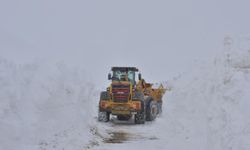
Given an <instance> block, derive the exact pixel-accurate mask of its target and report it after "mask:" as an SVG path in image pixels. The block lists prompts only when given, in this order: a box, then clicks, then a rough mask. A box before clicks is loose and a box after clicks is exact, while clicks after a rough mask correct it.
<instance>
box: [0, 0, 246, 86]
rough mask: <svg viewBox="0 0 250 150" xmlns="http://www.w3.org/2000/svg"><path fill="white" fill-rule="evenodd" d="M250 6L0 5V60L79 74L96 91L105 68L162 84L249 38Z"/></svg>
mask: <svg viewBox="0 0 250 150" xmlns="http://www.w3.org/2000/svg"><path fill="white" fill-rule="evenodd" d="M249 6H250V2H249V1H243V0H242V1H240V0H238V1H232V0H231V1H229V0H221V1H216V0H210V1H198V0H189V1H178V0H174V1H161V0H159V1H147V0H133V1H131V0H127V1H116V0H105V1H95V0H91V1H86V0H85V1H84V0H71V1H66V0H53V1H51V0H37V1H34V0H23V1H18V0H8V1H3V0H1V1H0V57H1V58H4V59H8V60H11V61H14V62H16V63H28V62H33V61H36V60H41V61H45V62H49V63H56V62H63V63H65V64H68V65H70V66H77V67H79V68H82V69H84V70H85V71H86V72H88V74H89V76H91V78H92V80H93V82H94V83H95V84H97V85H98V86H100V87H104V86H106V84H107V74H108V72H109V71H110V67H111V66H136V67H138V68H139V69H140V70H141V72H142V74H143V76H144V77H145V79H146V80H148V81H152V82H157V81H165V80H168V79H169V78H172V77H174V76H176V75H178V74H179V73H183V72H187V71H189V69H190V66H193V65H195V63H197V62H199V61H197V60H203V59H207V58H208V57H210V56H215V55H217V53H220V51H221V50H222V49H223V39H224V37H225V36H233V37H234V36H246V35H249V33H250V29H249V26H250V20H249V16H248V15H249V14H250V10H249Z"/></svg>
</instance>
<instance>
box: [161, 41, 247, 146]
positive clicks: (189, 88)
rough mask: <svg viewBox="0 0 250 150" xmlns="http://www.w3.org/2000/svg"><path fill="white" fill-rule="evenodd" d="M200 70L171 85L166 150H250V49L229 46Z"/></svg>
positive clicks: (195, 69) (166, 106)
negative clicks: (222, 53)
mask: <svg viewBox="0 0 250 150" xmlns="http://www.w3.org/2000/svg"><path fill="white" fill-rule="evenodd" d="M236 44H237V43H236ZM248 48H249V47H248ZM195 67H196V68H194V69H190V72H187V73H184V74H181V75H180V76H179V77H177V78H175V79H174V80H172V81H170V82H169V83H170V85H171V88H172V91H171V92H169V93H168V94H167V96H166V101H165V109H164V111H165V112H164V120H160V124H161V126H162V127H163V130H164V131H165V133H164V134H160V131H162V129H161V130H159V131H158V132H159V135H161V136H162V137H161V138H162V139H165V141H166V142H167V144H165V148H166V149H167V148H170V149H186V150H191V149H203V150H204V149H207V150H249V149H250V144H249V139H250V109H249V106H250V101H249V100H250V84H249V83H250V48H249V49H247V48H245V49H238V48H235V47H234V46H228V47H226V49H225V51H224V55H219V56H218V57H217V58H214V59H211V60H210V61H208V62H205V63H203V64H201V63H199V64H198V63H197V65H196V66H195Z"/></svg>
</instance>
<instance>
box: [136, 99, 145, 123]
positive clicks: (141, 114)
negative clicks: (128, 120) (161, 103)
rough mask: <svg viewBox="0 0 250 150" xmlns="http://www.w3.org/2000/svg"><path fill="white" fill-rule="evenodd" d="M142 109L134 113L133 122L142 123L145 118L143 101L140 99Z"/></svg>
mask: <svg viewBox="0 0 250 150" xmlns="http://www.w3.org/2000/svg"><path fill="white" fill-rule="evenodd" d="M141 108H142V110H141V111H140V112H138V113H137V114H135V124H144V123H145V120H146V116H145V105H144V101H141Z"/></svg>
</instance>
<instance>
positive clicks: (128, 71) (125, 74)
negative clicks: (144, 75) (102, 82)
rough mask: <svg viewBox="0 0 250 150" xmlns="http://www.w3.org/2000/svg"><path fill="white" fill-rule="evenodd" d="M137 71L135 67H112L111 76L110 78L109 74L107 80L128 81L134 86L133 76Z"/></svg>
mask: <svg viewBox="0 0 250 150" xmlns="http://www.w3.org/2000/svg"><path fill="white" fill-rule="evenodd" d="M137 71H138V69H137V68H135V67H113V68H112V72H113V75H112V77H111V74H110V75H109V79H112V81H128V82H130V83H132V84H133V85H135V84H136V81H135V75H136V72H137Z"/></svg>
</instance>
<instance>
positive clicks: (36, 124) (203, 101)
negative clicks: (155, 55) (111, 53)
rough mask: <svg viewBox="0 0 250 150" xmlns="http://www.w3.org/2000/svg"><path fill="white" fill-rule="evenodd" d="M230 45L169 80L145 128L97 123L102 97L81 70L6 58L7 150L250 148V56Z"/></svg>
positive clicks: (3, 122)
mask: <svg viewBox="0 0 250 150" xmlns="http://www.w3.org/2000/svg"><path fill="white" fill-rule="evenodd" d="M227 44H228V45H226V46H225V47H226V48H225V50H224V51H223V53H224V54H218V56H217V57H215V58H208V59H207V60H206V61H196V63H195V64H196V65H195V66H190V70H189V71H188V72H184V73H181V74H180V75H179V76H177V77H174V78H173V79H171V80H168V81H167V82H163V83H164V84H165V86H167V88H168V89H169V90H170V91H167V93H166V95H165V96H164V103H163V104H164V108H163V114H162V115H161V116H159V118H157V119H156V120H155V121H153V122H146V124H144V125H134V124H133V121H132V120H130V121H129V122H119V121H117V120H116V119H115V118H113V119H112V121H111V122H109V123H100V122H97V120H96V114H97V113H96V112H97V104H98V99H99V91H97V90H96V88H95V85H93V83H92V82H91V80H89V78H88V73H86V72H84V71H83V70H82V69H80V68H74V67H69V66H67V65H66V64H64V63H63V62H61V63H56V64H51V63H49V64H47V63H45V62H42V61H39V60H38V61H35V62H31V63H28V64H21V65H20V64H16V63H12V62H10V61H8V60H5V59H3V58H1V59H0V99H1V101H0V133H1V135H0V149H3V150H16V149H18V150H34V149H38V150H53V149H55V150H62V149H65V150H67V149H73V150H82V149H97V150H98V149H101V150H105V149H106V150H110V149H131V150H132V149H175V150H183V149H185V150H193V149H201V150H249V149H250V144H249V139H250V119H249V118H250V112H249V106H250V101H249V97H250V84H249V81H250V51H249V49H248V48H247V47H244V48H241V49H238V48H237V47H233V46H232V45H230V42H229V43H227ZM141 69H142V70H143V68H141ZM165 70H167V68H165ZM166 80H167V79H166Z"/></svg>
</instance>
